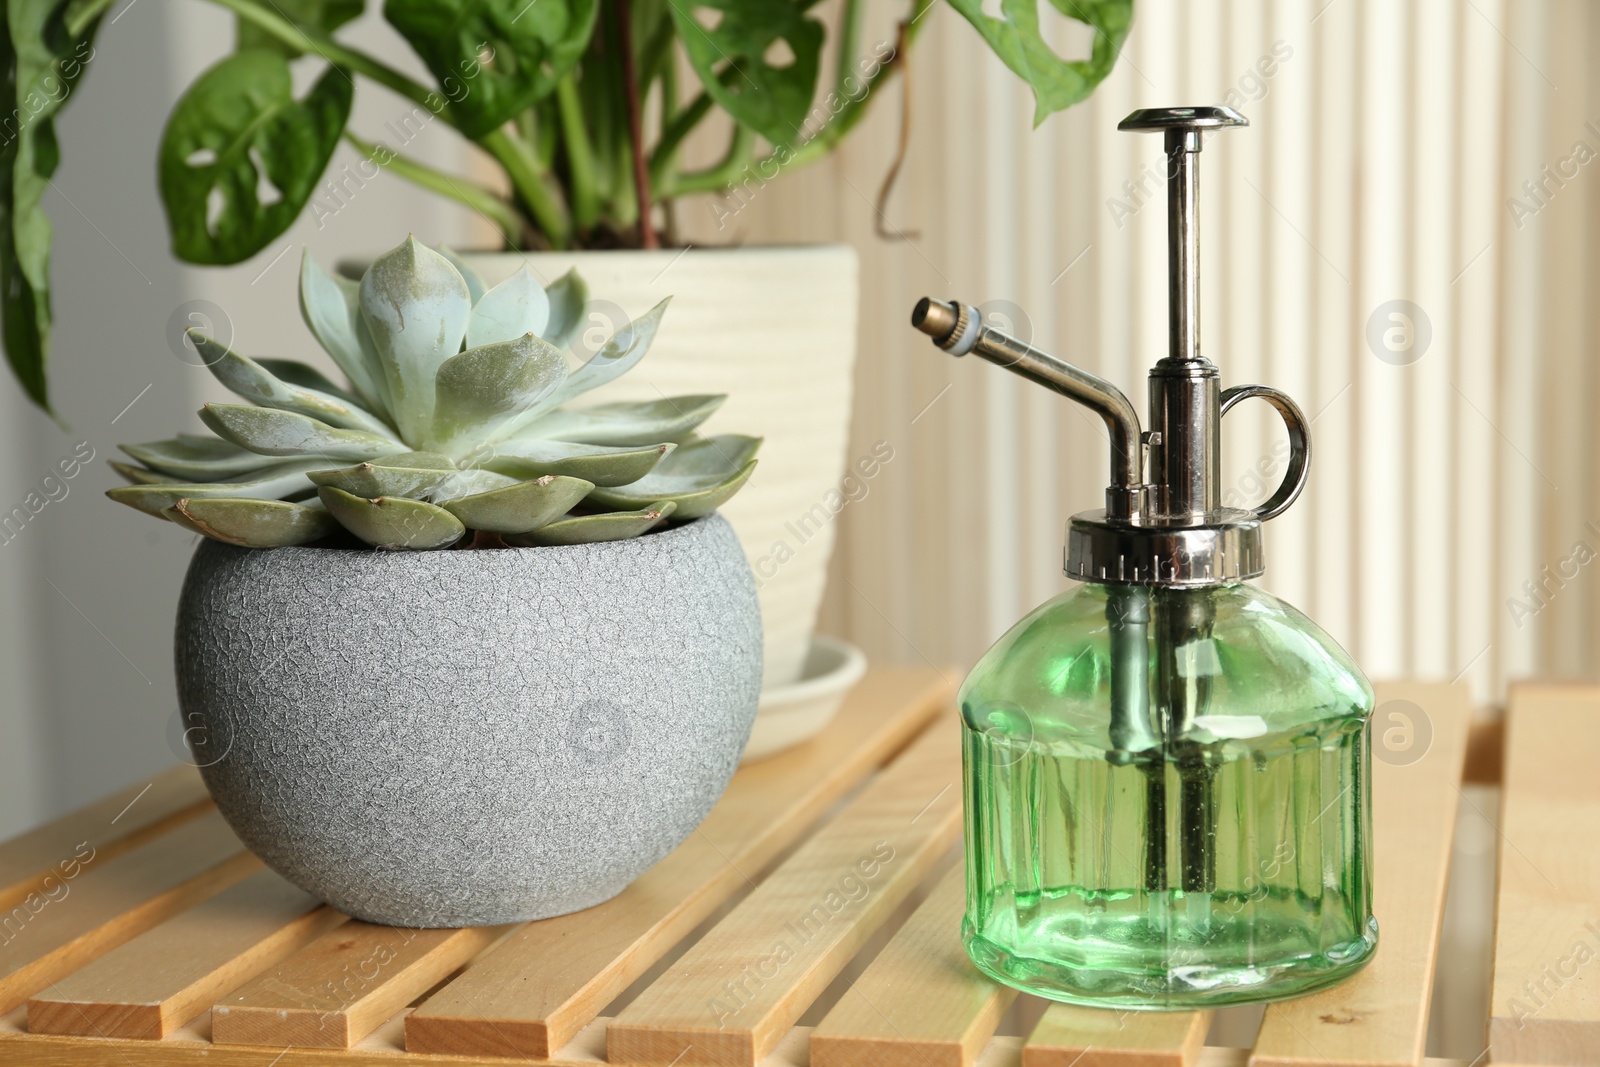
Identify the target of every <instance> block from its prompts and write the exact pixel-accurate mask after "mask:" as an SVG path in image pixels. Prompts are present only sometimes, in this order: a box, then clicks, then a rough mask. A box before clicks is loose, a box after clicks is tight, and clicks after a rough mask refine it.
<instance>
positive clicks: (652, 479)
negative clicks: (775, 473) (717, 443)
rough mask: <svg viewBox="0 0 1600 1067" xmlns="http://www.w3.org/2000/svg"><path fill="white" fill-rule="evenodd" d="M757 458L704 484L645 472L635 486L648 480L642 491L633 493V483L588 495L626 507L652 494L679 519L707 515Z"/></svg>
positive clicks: (739, 483) (732, 491)
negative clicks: (675, 509) (693, 483)
mask: <svg viewBox="0 0 1600 1067" xmlns="http://www.w3.org/2000/svg"><path fill="white" fill-rule="evenodd" d="M757 462H758V461H757V460H751V461H750V462H749V463H746V464H745V465H744V466H743V467H741V468H739V470H737V471H735V472H734V473H733V475H732V476H731V477H729V478H727V479H725V480H723V481H720V482H715V483H712V484H711V485H705V486H691V485H690V484H688V480H687V479H677V478H671V477H668V476H666V475H661V476H659V477H658V476H656V475H654V474H651V475H647V476H646V477H645V478H644V479H642V480H641V481H640V482H639V483H636V484H639V485H644V483H646V482H648V483H650V484H649V486H648V487H647V489H646V491H644V492H634V491H633V488H634V487H633V486H622V487H620V488H617V489H599V490H596V491H595V492H594V493H592V494H591V495H590V501H591V503H594V504H599V505H603V506H605V507H610V508H626V507H630V506H632V505H634V504H637V503H638V502H639V501H640V500H648V499H650V498H651V497H652V496H655V497H656V498H657V502H658V503H659V502H660V501H663V500H665V501H667V502H669V503H671V504H675V505H677V508H678V511H677V515H678V518H680V519H698V518H700V517H701V516H702V515H709V514H711V513H712V512H713V511H715V510H717V509H718V508H720V507H721V506H722V505H723V504H725V503H727V502H728V500H729V499H731V498H732V497H733V495H734V494H735V493H737V492H738V491H739V490H740V489H742V488H744V483H745V482H747V481H749V480H750V475H751V474H753V473H755V469H756V463H757ZM655 489H661V490H664V492H660V493H655V492H651V491H650V490H655Z"/></svg>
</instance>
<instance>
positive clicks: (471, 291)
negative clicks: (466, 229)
mask: <svg viewBox="0 0 1600 1067" xmlns="http://www.w3.org/2000/svg"><path fill="white" fill-rule="evenodd" d="M434 251H435V252H438V253H439V254H440V255H441V256H443V257H444V258H445V259H448V260H449V261H450V265H451V266H452V267H454V268H455V269H456V273H457V274H459V275H461V280H462V281H464V282H466V283H467V295H468V296H470V297H472V304H473V306H474V307H476V306H477V304H478V301H480V300H482V299H483V294H484V293H487V292H488V291H489V286H488V283H486V282H485V281H484V280H483V276H482V275H481V274H479V273H478V272H477V271H475V270H473V269H472V268H471V267H469V266H467V261H466V260H464V259H462V258H461V257H460V256H458V255H456V254H455V253H454V252H452V251H451V250H450V249H448V248H446V247H445V246H444V245H434Z"/></svg>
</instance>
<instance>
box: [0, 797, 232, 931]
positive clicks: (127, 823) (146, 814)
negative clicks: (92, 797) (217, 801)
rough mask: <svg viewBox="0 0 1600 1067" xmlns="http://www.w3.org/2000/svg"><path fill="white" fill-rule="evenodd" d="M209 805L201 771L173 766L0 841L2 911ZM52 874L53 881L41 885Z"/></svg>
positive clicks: (104, 861)
mask: <svg viewBox="0 0 1600 1067" xmlns="http://www.w3.org/2000/svg"><path fill="white" fill-rule="evenodd" d="M210 807H211V798H210V797H209V796H208V795H207V793H206V787H205V783H203V782H202V781H201V780H200V772H199V771H197V770H195V769H194V768H193V767H187V766H184V767H174V768H172V769H171V770H169V771H165V772H163V773H162V774H160V775H157V776H156V778H155V779H153V780H152V781H149V782H140V783H139V784H138V785H133V786H129V787H128V788H127V789H124V790H122V791H121V792H117V793H113V794H111V795H110V796H108V797H106V798H105V799H104V800H99V801H96V802H95V803H93V804H91V805H89V806H88V807H86V808H80V809H79V810H77V811H75V812H72V813H71V814H69V815H63V816H62V817H61V818H59V819H56V820H55V821H54V822H48V823H45V824H44V825H43V826H41V827H39V828H38V829H35V830H30V831H28V832H27V833H25V834H23V835H22V836H20V837H14V838H12V839H11V840H9V841H6V842H5V843H3V844H0V911H3V910H6V909H9V908H10V907H11V906H12V905H13V904H16V903H17V902H18V901H20V900H23V899H25V898H26V897H27V895H28V894H29V893H30V892H37V891H41V889H50V888H52V887H53V883H54V882H60V881H61V880H62V879H63V877H65V876H69V875H70V877H76V876H77V873H79V872H81V871H82V870H87V869H88V868H90V867H93V866H95V865H96V864H106V863H109V862H110V861H111V860H113V859H115V858H116V857H117V856H120V855H122V854H123V853H124V852H127V851H128V850H129V849H132V848H136V847H138V846H139V845H141V844H143V843H144V842H146V841H148V840H150V839H151V838H152V837H155V836H156V835H158V834H161V833H164V832H165V831H167V830H170V829H172V827H174V826H176V825H178V824H179V823H181V822H184V821H186V820H188V819H192V818H195V817H196V816H198V815H201V814H203V813H204V812H205V811H207V810H208V809H210ZM47 877H49V878H52V879H53V882H52V883H48V884H45V885H44V886H42V887H41V884H40V883H41V882H43V881H44V880H45V879H46V878H47ZM57 892H59V890H57Z"/></svg>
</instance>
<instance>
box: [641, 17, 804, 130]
mask: <svg viewBox="0 0 1600 1067" xmlns="http://www.w3.org/2000/svg"><path fill="white" fill-rule="evenodd" d="M703 11H710V12H717V13H718V16H717V17H716V19H715V24H714V25H711V26H707V24H706V23H707V22H710V21H711V19H709V18H707V19H702V18H701V17H700V16H701V13H702V12H703ZM672 17H673V20H674V21H675V22H676V23H677V27H678V37H679V39H680V40H681V41H682V42H683V50H684V53H685V54H686V55H687V56H688V57H689V62H690V64H691V65H692V66H693V67H694V72H695V73H696V74H698V75H699V76H700V84H701V85H703V86H704V87H705V90H706V92H707V93H708V94H710V96H711V98H712V99H713V100H715V101H716V102H717V103H718V104H719V105H721V107H722V109H723V110H724V111H726V112H727V113H728V114H730V115H732V116H733V117H734V118H735V119H737V120H738V121H739V122H741V123H743V124H744V125H746V126H748V127H750V128H751V129H752V130H755V131H756V132H757V133H759V134H760V135H761V136H762V137H765V138H766V139H767V140H768V141H769V142H771V143H772V144H774V145H791V146H793V145H798V144H799V143H800V142H801V141H802V140H803V139H804V137H803V135H802V134H801V127H802V126H803V125H804V124H805V121H806V113H807V112H808V111H810V110H811V102H812V100H813V98H815V96H816V91H817V71H818V67H819V63H820V61H821V55H822V38H823V27H822V23H821V22H818V21H817V20H816V19H814V18H810V17H808V16H807V15H806V14H805V5H801V4H795V3H789V2H786V0H776V2H775V0H692V2H691V0H673V3H672ZM780 40H781V41H784V42H786V43H787V44H788V46H789V51H790V52H791V53H792V55H793V56H794V58H793V60H792V61H791V62H789V63H785V64H779V63H776V62H773V61H771V60H769V59H768V58H767V57H768V55H769V54H770V53H771V51H772V49H773V47H774V46H775V45H776V44H777V43H778V42H779V41H780ZM730 63H731V64H733V66H734V67H736V68H737V69H738V72H739V76H738V77H736V78H730V79H728V80H727V81H726V82H724V81H723V79H722V77H721V73H722V68H723V67H724V66H726V65H727V64H730Z"/></svg>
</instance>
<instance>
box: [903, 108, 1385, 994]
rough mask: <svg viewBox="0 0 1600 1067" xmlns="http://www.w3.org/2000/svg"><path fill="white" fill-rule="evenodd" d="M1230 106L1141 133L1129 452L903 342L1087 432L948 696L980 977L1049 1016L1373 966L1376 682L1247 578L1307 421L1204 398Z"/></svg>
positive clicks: (1081, 385) (1125, 445)
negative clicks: (1274, 433) (1004, 620)
mask: <svg viewBox="0 0 1600 1067" xmlns="http://www.w3.org/2000/svg"><path fill="white" fill-rule="evenodd" d="M1245 125H1248V123H1247V122H1246V120H1245V118H1244V117H1243V116H1242V115H1240V114H1239V113H1238V112H1236V111H1233V110H1232V109H1230V108H1225V107H1205V108H1165V109H1159V110H1147V111H1137V112H1134V113H1133V114H1132V115H1130V116H1128V118H1126V119H1125V120H1123V122H1122V123H1121V126H1120V128H1121V129H1124V130H1151V131H1155V130H1159V131H1162V132H1163V133H1164V134H1165V141H1166V152H1167V161H1168V200H1169V204H1168V231H1169V246H1170V255H1171V264H1170V270H1169V274H1170V278H1171V284H1170V300H1171V306H1170V329H1171V338H1170V343H1171V351H1170V354H1169V355H1168V356H1167V358H1165V359H1163V360H1161V361H1160V362H1158V363H1157V364H1156V365H1155V366H1154V367H1153V368H1152V369H1151V371H1150V376H1149V396H1150V403H1149V418H1150V428H1149V430H1148V431H1143V430H1141V426H1140V420H1139V415H1138V413H1137V411H1136V410H1135V409H1134V407H1133V405H1132V404H1131V403H1130V402H1129V400H1128V398H1127V397H1126V396H1125V395H1124V394H1123V393H1122V392H1120V391H1119V390H1118V389H1117V388H1116V387H1115V386H1113V385H1111V384H1110V383H1109V382H1106V381H1104V380H1102V379H1100V378H1097V377H1095V376H1094V375H1092V374H1089V373H1087V372H1085V371H1083V370H1080V369H1079V368H1077V367H1074V366H1072V365H1071V364H1068V363H1065V362H1063V361H1061V360H1059V359H1056V358H1055V357H1053V356H1050V355H1048V354H1046V353H1044V352H1041V351H1039V350H1038V349H1036V348H1033V347H1032V346H1030V345H1027V344H1025V343H1023V342H1021V341H1019V340H1017V339H1016V338H1013V337H1009V336H1007V335H1006V334H1004V333H1002V332H1000V331H998V330H995V329H992V328H991V327H989V326H987V325H985V324H984V322H983V320H982V317H981V316H980V315H979V313H978V311H977V310H976V309H975V308H973V307H971V306H968V305H965V304H961V303H959V302H955V301H951V302H942V301H935V300H923V301H921V302H920V303H919V304H918V305H917V308H916V311H915V313H914V314H913V316H912V323H913V325H915V326H916V327H917V328H918V329H920V330H922V331H923V332H924V333H927V334H929V335H931V336H932V337H933V338H934V340H935V342H936V343H937V344H938V345H939V347H940V348H942V349H944V350H945V351H947V352H949V353H951V354H953V355H957V356H960V355H965V354H967V353H969V352H970V353H975V354H977V355H979V356H981V357H983V358H984V359H987V360H989V361H990V362H993V363H996V364H998V365H1000V366H1002V367H1005V368H1006V369H1008V370H1010V371H1013V372H1014V373H1017V374H1020V375H1022V376H1023V377H1025V378H1027V379H1029V380H1031V381H1034V382H1036V383H1038V384H1041V385H1044V386H1045V387H1047V388H1050V389H1054V390H1056V391H1057V392H1060V393H1062V394H1064V395H1066V396H1067V397H1069V398H1071V399H1073V400H1075V401H1077V402H1078V403H1081V404H1083V405H1085V406H1087V407H1088V408H1090V409H1091V410H1093V411H1094V412H1095V413H1096V414H1098V415H1099V416H1100V417H1101V418H1102V419H1103V420H1104V421H1105V424H1106V428H1107V430H1108V431H1109V435H1110V438H1111V484H1110V486H1109V487H1108V488H1107V490H1106V502H1105V508H1104V510H1099V511H1091V512H1084V513H1082V514H1078V515H1075V516H1073V517H1072V520H1071V522H1070V523H1069V525H1068V528H1067V546H1066V572H1067V576H1068V577H1069V578H1073V579H1075V580H1077V581H1078V582H1081V583H1082V584H1081V585H1079V586H1078V587H1076V588H1075V589H1074V590H1072V591H1071V592H1068V593H1066V594H1064V595H1062V596H1059V597H1057V598H1055V599H1054V600H1051V601H1050V602H1048V603H1046V604H1044V605H1043V606H1041V607H1039V608H1037V609H1036V610H1035V611H1033V612H1032V613H1031V614H1030V615H1028V616H1027V617H1026V618H1024V619H1023V620H1022V621H1021V622H1019V623H1017V624H1016V625H1015V626H1013V627H1012V628H1011V630H1010V631H1009V632H1008V633H1006V635H1005V636H1004V637H1002V638H1001V639H1000V640H999V641H998V642H996V644H995V645H994V647H993V648H991V649H990V650H989V651H988V652H987V653H985V655H984V656H983V658H982V660H980V661H979V663H978V665H977V667H975V668H974V669H973V671H972V673H971V674H970V675H969V676H968V677H967V679H966V682H965V683H964V684H963V686H962V688H961V693H960V697H959V702H960V707H961V714H962V717H963V721H964V726H965V729H964V731H963V738H964V741H963V744H964V746H965V752H964V774H965V788H966V874H967V908H966V916H965V918H964V920H963V922H962V930H961V934H962V939H963V942H964V944H965V946H966V950H967V954H968V955H969V956H970V957H971V958H972V960H973V962H974V963H975V964H977V966H978V967H979V968H980V969H981V970H983V971H984V972H986V973H987V974H989V975H991V976H992V977H994V978H996V979H998V980H999V981H1002V982H1005V983H1007V984H1009V985H1013V986H1016V987H1018V988H1020V989H1022V990H1025V991H1027V992H1030V993H1035V994H1038V995H1039V996H1043V997H1048V998H1050V999H1053V1000H1062V1001H1069V1002H1073V1003H1078V1004H1088V1005H1098V1006H1104V1007H1117V1008H1135V1009H1139V1008H1157V1009H1160V1008H1169V1009H1185V1008H1202V1007H1214V1006H1219V1005H1224V1004H1233V1003H1240V1002H1247V1001H1258V1000H1272V999H1277V998H1281V997H1288V996H1295V995H1299V994H1301V993H1305V992H1308V991H1310V990H1313V989H1316V988H1319V987H1322V986H1325V985H1329V984H1331V983H1333V982H1336V981H1338V980H1340V979H1342V978H1345V977H1347V976H1348V975H1350V974H1351V973H1352V972H1353V971H1355V970H1356V969H1357V968H1359V967H1360V966H1361V965H1362V964H1364V963H1365V962H1366V961H1367V960H1368V959H1370V958H1371V956H1372V953H1373V951H1374V950H1375V948H1376V946H1377V939H1378V927H1377V923H1376V921H1375V920H1374V918H1373V915H1372V883H1371V871H1372V843H1371V836H1372V835H1371V789H1370V780H1369V775H1368V768H1369V766H1370V763H1371V749H1370V730H1369V727H1368V722H1369V719H1370V716H1371V713H1372V706H1373V693H1372V687H1371V686H1370V685H1369V684H1368V682H1367V680H1366V678H1365V677H1364V676H1363V675H1362V673H1361V671H1360V669H1359V668H1357V667H1356V665H1355V664H1354V663H1353V662H1352V661H1351V660H1350V657H1349V656H1348V655H1347V654H1346V653H1345V651H1344V650H1343V649H1341V648H1340V647H1339V646H1338V645H1337V644H1336V643H1335V642H1334V641H1333V640H1332V639H1331V638H1330V637H1329V636H1328V635H1327V634H1326V633H1324V632H1323V631H1322V630H1321V629H1319V628H1318V627H1317V625H1316V624H1315V623H1313V622H1312V621H1311V620H1310V619H1308V618H1306V616H1304V615H1302V614H1301V613H1300V612H1298V611H1296V610H1295V609H1294V608H1292V607H1290V606H1289V605H1288V604H1285V603H1284V602H1283V601H1281V600H1278V599H1277V598H1275V597H1272V596H1270V595H1268V594H1266V593H1264V592H1262V591H1261V590H1259V589H1256V588H1254V587H1252V586H1250V585H1249V584H1247V583H1248V581H1249V580H1250V579H1252V578H1255V577H1257V576H1258V575H1260V574H1261V573H1262V570H1263V560H1262V552H1261V527H1262V523H1263V522H1265V521H1266V520H1268V519H1271V518H1273V517H1274V516H1276V515H1279V514H1281V513H1282V512H1283V511H1284V510H1285V509H1286V508H1288V507H1289V505H1290V504H1292V503H1293V502H1294V500H1295V498H1296V497H1297V496H1298V495H1299V492H1300V490H1301V488H1302V487H1303V486H1304V484H1305V479H1306V474H1307V469H1308V465H1309V462H1310V457H1311V442H1310V438H1309V436H1308V426H1307V423H1306V419H1305V417H1304V415H1303V414H1302V413H1301V411H1300V408H1299V407H1298V406H1297V405H1296V404H1295V402H1294V401H1293V400H1291V399H1290V398H1289V397H1287V396H1285V395H1284V394H1283V393H1280V392H1278V391H1277V390H1274V389H1269V388H1266V387H1264V386H1255V385H1251V386H1238V387H1234V388H1231V389H1226V390H1223V389H1221V388H1220V381H1219V378H1220V375H1219V372H1218V370H1217V367H1216V365H1215V364H1213V363H1211V362H1210V361H1209V360H1207V359H1205V358H1204V357H1203V356H1201V354H1200V349H1199V285H1198V268H1199V244H1198V228H1197V221H1198V220H1197V216H1196V202H1197V165H1198V156H1199V153H1200V149H1201V138H1202V136H1203V135H1204V134H1205V132H1207V131H1209V130H1215V129H1221V128H1225V127H1230V126H1245ZM1251 397H1256V398H1260V399H1263V400H1266V401H1267V402H1268V403H1270V404H1271V405H1272V406H1273V407H1274V408H1276V409H1277V411H1278V413H1279V414H1280V415H1281V416H1282V418H1283V421H1284V424H1285V426H1286V427H1287V429H1288V433H1289V441H1290V446H1291V452H1290V458H1289V463H1288V469H1287V471H1286V473H1285V476H1284V480H1283V483H1282V485H1280V486H1279V488H1278V489H1277V491H1276V492H1275V493H1274V494H1273V496H1272V497H1271V498H1270V499H1269V500H1267V502H1266V503H1264V504H1262V505H1261V506H1260V507H1258V508H1256V509H1254V510H1250V511H1245V510H1238V509H1233V508H1225V507H1223V506H1222V505H1221V501H1220V481H1221V479H1220V475H1219V457H1218V453H1219V424H1220V422H1221V419H1222V416H1223V415H1224V414H1225V413H1226V412H1227V411H1229V410H1230V409H1231V408H1232V407H1233V406H1234V405H1235V404H1237V403H1238V402H1239V401H1241V400H1244V399H1247V398H1251Z"/></svg>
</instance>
